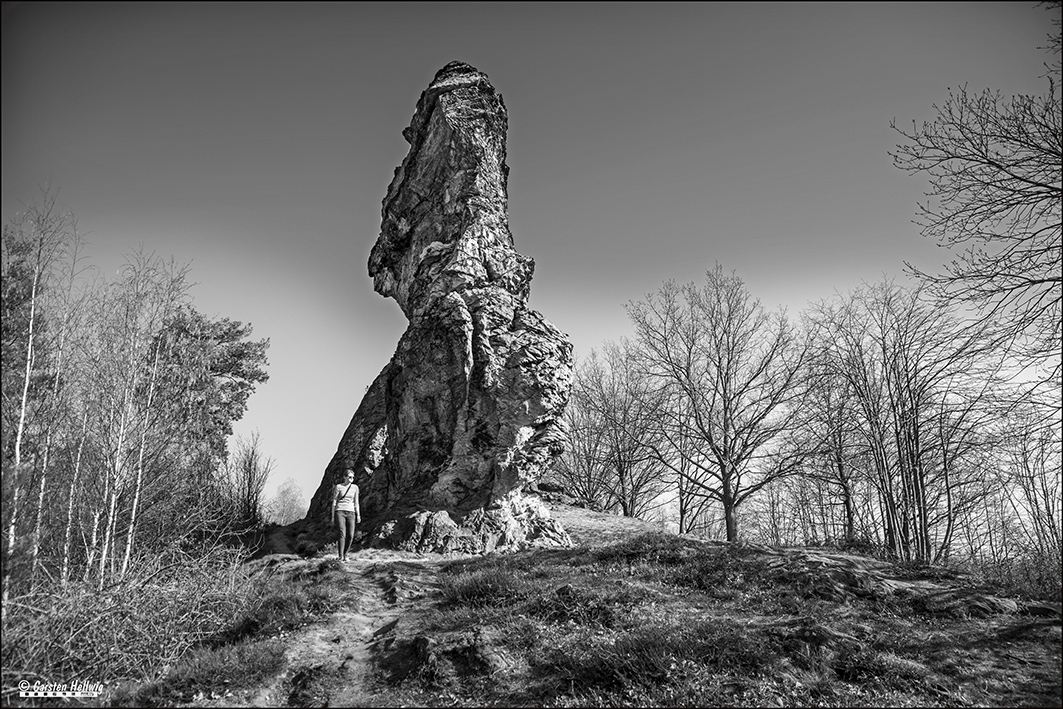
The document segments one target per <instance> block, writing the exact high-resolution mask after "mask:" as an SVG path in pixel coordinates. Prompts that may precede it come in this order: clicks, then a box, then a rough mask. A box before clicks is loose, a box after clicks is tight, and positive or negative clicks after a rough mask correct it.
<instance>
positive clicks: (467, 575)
mask: <svg viewBox="0 0 1063 709" xmlns="http://www.w3.org/2000/svg"><path fill="white" fill-rule="evenodd" d="M441 590H442V592H443V600H444V602H446V603H450V604H454V605H464V606H473V607H485V606H502V605H511V604H513V603H517V602H519V601H521V600H523V599H524V598H526V597H527V596H528V593H529V589H528V584H527V583H526V582H525V581H523V580H522V579H519V578H517V577H516V576H515V575H514V574H513V573H512V572H510V571H508V570H507V569H505V568H499V567H489V568H486V569H482V570H478V571H463V572H461V573H459V574H458V575H457V576H451V577H444V579H443V584H442V588H441Z"/></svg>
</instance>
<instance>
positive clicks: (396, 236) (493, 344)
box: [309, 62, 572, 552]
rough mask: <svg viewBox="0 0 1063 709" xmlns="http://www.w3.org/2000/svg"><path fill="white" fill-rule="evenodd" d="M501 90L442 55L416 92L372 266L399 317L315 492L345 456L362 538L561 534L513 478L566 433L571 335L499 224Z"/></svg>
mask: <svg viewBox="0 0 1063 709" xmlns="http://www.w3.org/2000/svg"><path fill="white" fill-rule="evenodd" d="M507 125H508V119H507V115H506V107H505V103H503V101H502V96H501V95H499V94H498V93H497V92H496V91H495V89H494V87H493V86H492V85H491V83H490V81H489V80H488V78H487V76H486V75H485V74H483V73H482V72H479V71H477V70H476V69H474V68H473V67H471V66H469V65H468V64H464V63H462V62H451V63H450V64H447V65H446V66H445V67H443V68H442V69H441V70H440V71H439V72H438V73H437V74H436V76H435V79H434V80H433V81H432V83H431V84H430V85H429V87H428V88H427V89H426V90H425V91H424V93H422V94H421V98H420V100H418V102H417V110H416V112H415V113H414V116H413V120H412V121H411V123H410V126H409V127H408V128H407V129H406V130H404V131H403V136H404V137H405V138H406V140H407V141H408V142H409V143H410V151H409V153H408V154H407V156H406V158H405V159H404V160H403V161H402V164H401V165H400V166H399V167H398V168H396V170H395V176H394V179H392V181H391V185H390V186H389V187H388V191H387V196H385V198H384V202H383V209H382V220H381V231H380V237H379V238H378V239H377V242H376V244H375V245H374V246H373V249H372V252H371V254H370V257H369V275H370V276H371V277H372V278H373V283H374V287H375V289H376V290H377V292H379V293H380V294H382V295H384V296H386V297H390V298H394V299H395V300H396V301H397V302H398V303H399V306H400V307H401V308H402V311H403V313H405V315H406V317H407V318H408V319H409V326H408V328H407V330H406V332H405V333H404V334H403V336H402V338H401V339H400V340H399V344H398V347H397V349H396V351H395V354H394V356H393V357H392V359H391V362H389V363H388V365H387V366H386V367H385V368H384V370H383V371H382V372H381V373H380V375H379V376H378V377H377V379H376V381H374V383H373V384H372V385H371V386H370V388H369V390H368V391H367V392H366V395H365V397H364V398H363V400H362V402H361V405H360V406H359V407H358V409H357V411H356V412H355V414H354V417H353V418H352V420H351V423H350V425H349V426H348V428H347V431H346V432H345V433H344V435H343V438H342V439H341V440H340V444H339V448H338V450H337V452H336V455H335V456H334V458H333V459H332V462H331V463H330V464H329V465H328V467H327V468H326V470H325V475H324V479H323V480H322V482H321V486H320V487H319V488H318V491H317V493H316V494H315V495H314V499H313V501H312V503H311V507H310V512H309V517H310V518H311V520H312V521H317V522H327V521H328V515H329V512H330V509H329V505H330V499H331V490H332V486H333V485H334V484H335V483H336V482H337V481H339V480H340V476H341V475H342V473H343V471H344V470H345V469H347V468H350V469H353V470H354V471H355V473H356V482H357V483H358V484H359V486H360V487H361V490H362V495H361V497H362V506H363V520H364V526H365V527H366V528H367V531H368V533H369V537H368V543H370V544H373V545H382V546H392V547H397V548H401V549H408V550H416V551H439V552H446V551H461V552H477V551H490V550H492V549H500V548H518V547H520V546H524V545H529V544H541V545H565V544H568V543H569V540H568V535H567V534H566V533H565V532H564V530H562V529H561V528H560V526H559V525H558V524H557V523H556V522H555V521H553V520H551V519H550V518H549V514H548V512H547V511H546V510H545V508H543V506H542V504H541V503H540V502H539V501H538V499H537V498H535V497H534V496H532V497H528V496H525V495H524V494H523V490H524V488H525V487H526V486H527V485H529V484H530V483H532V482H534V481H535V480H536V479H538V478H539V477H540V476H541V475H542V474H543V473H544V472H545V470H546V468H547V467H548V465H549V464H550V463H551V461H552V460H553V459H554V458H555V457H556V456H557V455H559V454H560V452H561V451H562V448H563V439H564V430H563V427H562V423H561V415H562V413H563V412H564V408H565V405H566V403H567V401H568V391H569V385H570V381H571V374H572V345H571V344H570V343H569V342H568V340H567V338H566V337H565V336H564V335H563V334H562V333H560V332H559V331H558V330H557V329H556V328H555V327H554V326H553V325H551V324H550V323H549V322H547V321H546V320H545V319H544V318H543V317H542V316H541V315H540V314H539V313H538V312H536V311H534V310H531V309H530V308H528V294H529V288H530V284H531V278H532V272H533V269H534V262H533V261H532V260H531V259H530V258H528V257H526V256H522V255H520V254H518V253H517V252H516V251H515V250H514V246H513V235H512V234H511V233H510V230H509V217H508V204H507V201H508V198H507V177H508V174H509V168H508V167H507V166H506V130H507Z"/></svg>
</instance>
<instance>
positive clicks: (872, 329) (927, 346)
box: [812, 283, 1002, 562]
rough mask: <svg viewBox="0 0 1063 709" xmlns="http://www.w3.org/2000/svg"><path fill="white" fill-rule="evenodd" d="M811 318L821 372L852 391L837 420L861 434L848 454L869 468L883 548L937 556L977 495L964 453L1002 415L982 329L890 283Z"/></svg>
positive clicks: (995, 361) (990, 349) (991, 343)
mask: <svg viewBox="0 0 1063 709" xmlns="http://www.w3.org/2000/svg"><path fill="white" fill-rule="evenodd" d="M812 321H813V323H814V324H815V326H816V328H817V330H816V333H817V334H816V340H817V343H818V345H817V347H818V350H819V352H820V359H821V362H822V366H823V367H825V368H826V369H827V371H828V372H829V374H827V375H824V376H826V377H834V378H835V380H836V382H835V383H834V384H833V386H836V387H845V388H847V390H848V391H850V392H851V401H852V402H853V403H852V404H850V405H849V406H850V413H847V414H845V418H846V419H847V420H849V421H850V422H851V423H852V424H853V425H855V427H856V428H855V431H856V432H857V434H858V438H859V440H860V450H857V451H856V454H857V458H856V460H864V461H867V463H868V466H869V469H868V470H866V471H865V475H866V476H867V477H868V479H869V481H870V482H871V483H872V484H873V485H874V486H875V490H876V493H877V495H878V498H879V500H878V501H879V505H880V520H881V523H882V524H883V526H884V541H885V544H886V546H887V547H888V548H889V549H891V550H892V552H893V553H894V554H896V555H897V556H898V557H901V558H905V559H916V560H919V561H927V562H929V561H933V560H936V559H939V558H941V556H942V555H944V554H946V553H947V550H948V549H949V546H950V543H951V539H952V534H953V532H954V524H955V521H956V519H957V516H958V515H959V514H960V512H961V510H962V508H963V507H965V506H969V505H970V504H972V502H973V501H974V500H975V499H976V495H972V494H971V492H972V487H971V485H970V483H971V481H972V479H973V478H974V477H976V473H975V471H974V469H973V468H972V467H971V464H970V453H971V451H972V450H973V449H974V448H975V447H977V446H978V445H980V444H981V442H982V436H983V432H984V431H985V429H986V426H987V422H988V421H990V420H991V419H992V417H993V416H997V415H1000V413H1001V412H1002V410H1001V409H998V408H995V405H996V401H997V397H996V396H995V394H996V392H997V390H998V384H999V381H998V377H997V376H996V375H997V372H998V371H999V368H1000V364H1001V357H1000V355H999V352H998V351H997V350H996V348H995V344H996V340H995V339H994V338H993V337H992V335H991V328H990V327H989V326H988V325H987V324H986V323H979V324H976V325H975V326H970V325H965V324H963V323H961V322H959V321H958V320H957V319H956V318H954V317H953V316H952V315H951V314H950V313H948V312H947V311H945V310H942V309H941V308H939V307H936V306H935V305H933V304H932V303H929V302H927V301H926V299H925V298H924V297H923V296H922V293H921V289H919V288H916V289H912V290H907V289H903V288H900V287H898V286H896V285H894V284H892V283H881V284H878V285H875V286H871V287H866V288H862V289H859V290H857V291H856V292H855V293H853V294H852V295H851V296H849V297H848V299H847V300H846V301H845V302H842V303H839V304H836V305H829V304H825V305H820V306H818V307H817V308H815V309H814V310H813V315H812ZM838 380H840V381H838ZM820 381H821V382H822V378H821V379H820ZM821 385H823V384H821ZM840 403H841V402H839V404H840ZM837 413H839V414H840V413H841V412H840V411H839V412H837ZM830 418H831V417H830V416H829V415H828V420H829V419H830ZM833 418H834V419H835V420H840V418H841V417H840V416H837V415H836V416H833ZM831 447H832V446H828V448H827V449H828V450H830V448H831ZM844 461H845V457H843V459H842V462H843V464H844Z"/></svg>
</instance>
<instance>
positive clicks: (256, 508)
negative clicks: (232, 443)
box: [227, 431, 276, 529]
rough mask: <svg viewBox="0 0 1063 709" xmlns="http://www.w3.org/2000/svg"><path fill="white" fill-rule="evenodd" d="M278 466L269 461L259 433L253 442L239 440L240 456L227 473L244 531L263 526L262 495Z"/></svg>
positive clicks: (248, 439)
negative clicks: (270, 476)
mask: <svg viewBox="0 0 1063 709" xmlns="http://www.w3.org/2000/svg"><path fill="white" fill-rule="evenodd" d="M275 465H276V463H275V461H274V460H273V458H269V457H267V456H266V454H265V452H264V451H263V450H262V438H261V437H260V436H259V433H258V431H254V432H252V433H251V436H250V437H249V438H242V439H239V440H238V442H237V445H236V453H235V455H234V457H233V459H232V460H231V461H230V462H229V463H228V466H227V470H228V484H229V492H230V495H232V501H233V504H232V508H233V509H234V511H235V512H236V514H237V515H238V520H237V521H238V523H239V525H240V526H241V527H243V528H245V529H250V528H254V527H257V526H259V525H260V524H261V523H262V517H263V499H262V493H263V491H264V490H265V489H266V481H268V480H269V474H270V473H271V472H272V471H273V468H274V466H275Z"/></svg>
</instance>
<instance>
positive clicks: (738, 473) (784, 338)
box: [628, 265, 807, 541]
mask: <svg viewBox="0 0 1063 709" xmlns="http://www.w3.org/2000/svg"><path fill="white" fill-rule="evenodd" d="M628 314H629V316H630V317H631V319H632V321H633V323H634V325H635V332H636V338H637V343H638V346H639V352H640V363H641V366H642V367H643V368H644V371H645V373H646V374H647V376H649V377H651V378H652V379H653V380H654V381H655V383H656V386H657V387H658V389H659V391H660V392H661V393H662V395H663V396H665V397H666V400H667V401H668V402H669V404H668V405H667V406H664V407H662V408H661V416H660V423H661V428H660V430H661V432H662V434H663V436H664V440H665V442H666V444H667V449H665V447H664V446H662V447H661V449H660V450H659V459H660V460H661V461H662V462H665V464H666V465H668V466H669V468H670V469H671V470H672V472H673V473H674V474H676V475H680V476H683V477H684V479H685V480H686V481H688V482H690V483H692V484H693V485H694V486H696V487H697V488H698V490H699V491H700V492H701V493H703V494H705V495H707V496H709V497H711V498H712V499H714V500H716V501H718V502H719V503H720V504H721V506H722V507H723V512H724V518H725V524H726V534H727V539H728V540H729V541H734V540H736V539H737V538H738V520H737V517H736V511H737V510H738V508H739V507H740V505H741V504H742V503H743V502H744V501H746V500H747V499H748V498H749V497H750V496H751V495H753V494H755V493H756V492H757V491H758V490H760V489H761V488H762V487H763V486H764V485H766V484H768V482H770V481H771V480H772V479H774V478H777V477H779V476H782V475H786V474H788V473H790V472H792V471H793V470H794V469H795V467H796V465H797V464H798V462H799V458H800V456H801V454H800V452H795V454H794V455H793V456H788V455H780V450H781V448H780V445H779V443H780V440H781V437H782V435H783V434H784V433H785V432H787V431H789V430H791V429H792V428H793V427H794V426H795V425H796V420H797V412H798V409H799V407H798V404H799V402H800V398H801V397H800V390H801V371H802V367H803V363H804V359H805V355H806V352H807V347H806V345H805V343H804V342H803V341H802V339H801V337H800V336H799V335H798V333H797V332H796V331H795V329H794V328H793V327H792V326H791V324H790V323H789V321H788V320H787V318H786V316H785V315H784V314H783V313H781V312H780V313H776V314H774V315H771V314H768V313H766V312H765V311H764V309H763V308H762V306H761V304H760V301H758V300H755V299H754V298H753V297H752V296H751V295H750V294H749V292H748V291H747V290H746V287H745V284H744V283H743V282H742V280H741V279H740V278H738V276H736V275H735V274H734V273H733V272H732V273H730V274H726V273H724V271H723V268H722V267H721V266H719V265H717V266H716V268H715V269H714V270H712V271H709V272H708V273H707V274H706V280H705V285H704V286H702V287H700V288H699V287H697V286H696V285H694V284H688V285H685V286H678V285H676V284H675V283H671V282H670V283H667V284H665V285H664V286H663V287H662V288H661V289H660V291H658V292H657V293H656V294H653V295H649V296H647V298H646V299H645V300H643V301H641V302H637V303H632V304H630V305H629V306H628ZM681 436H682V437H683V439H681ZM691 470H696V471H697V474H696V475H692V474H691Z"/></svg>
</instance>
